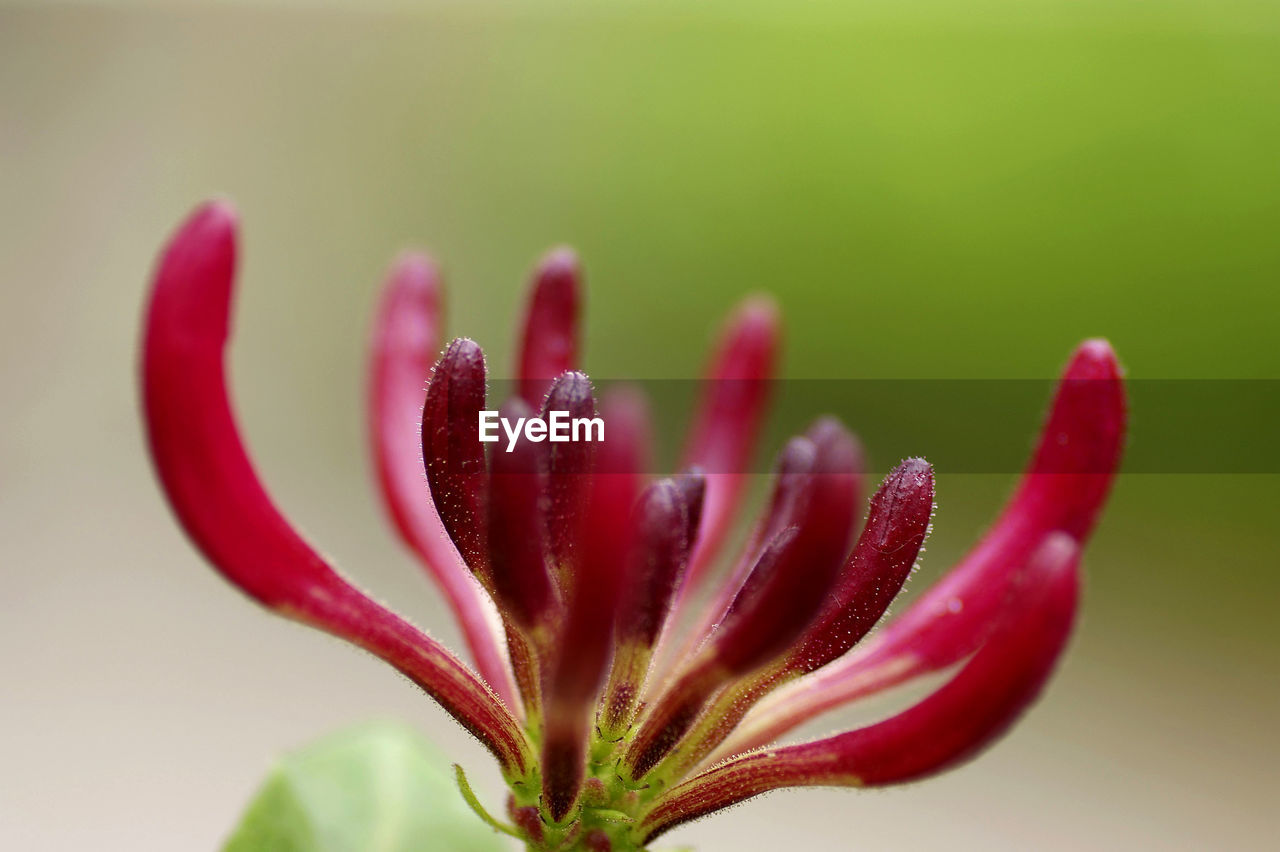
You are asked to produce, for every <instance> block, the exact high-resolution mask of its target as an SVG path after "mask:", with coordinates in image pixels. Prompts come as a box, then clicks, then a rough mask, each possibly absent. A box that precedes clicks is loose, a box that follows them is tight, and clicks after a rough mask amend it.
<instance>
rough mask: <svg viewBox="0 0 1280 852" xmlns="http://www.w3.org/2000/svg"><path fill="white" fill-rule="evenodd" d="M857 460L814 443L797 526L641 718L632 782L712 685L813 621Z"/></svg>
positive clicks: (762, 659)
mask: <svg viewBox="0 0 1280 852" xmlns="http://www.w3.org/2000/svg"><path fill="white" fill-rule="evenodd" d="M856 463H857V462H856V458H855V452H854V446H853V444H852V442H849V441H840V440H826V441H824V442H823V443H822V445H820V446H818V447H817V453H816V456H815V460H814V466H813V471H812V473H811V474H809V476H808V482H807V489H806V490H807V492H808V493H807V494H806V495H805V497H804V498H803V506H802V507H799V508H798V511H797V517H796V524H795V525H792V526H788V527H786V528H785V529H783V530H782V531H780V532H779V533H778V534H777V535H776V536H775V537H774V539H773V541H771V542H770V543H769V546H768V547H766V548H765V550H764V553H763V554H762V556H761V557H760V559H759V560H758V561H757V563H756V565H755V567H754V568H753V569H752V572H751V574H750V575H749V576H748V577H747V580H746V582H745V583H744V584H743V586H742V589H741V590H740V591H739V593H738V595H737V597H736V598H735V599H734V601H733V604H732V605H731V606H730V607H729V611H728V612H727V613H726V615H725V617H724V619H723V620H722V621H721V623H720V625H719V627H718V628H717V630H716V631H715V632H714V633H713V634H712V635H711V636H710V637H709V638H708V640H707V642H706V644H705V645H704V646H703V648H702V650H701V651H700V652H699V653H698V654H697V656H696V657H694V658H693V659H692V660H690V661H687V662H686V663H685V665H684V666H683V671H682V672H681V673H680V675H679V676H678V678H677V679H676V681H675V683H674V685H673V686H672V687H671V688H670V689H669V690H668V691H667V692H666V693H665V694H663V695H662V697H661V698H659V699H658V700H657V702H656V703H655V705H654V707H653V708H652V710H650V711H649V712H648V713H647V714H646V715H645V716H644V717H643V721H642V723H641V725H640V729H639V731H637V733H636V735H635V738H634V739H633V740H632V741H631V743H630V746H629V747H628V750H627V755H626V758H625V760H624V767H623V769H624V771H625V772H629V773H630V776H631V778H632V779H633V780H639V779H641V778H643V777H644V776H645V775H646V774H647V773H648V772H649V771H650V770H652V769H653V768H654V767H655V766H657V765H658V763H659V761H661V760H662V759H663V758H664V757H666V755H667V754H669V753H670V752H671V750H672V749H674V748H675V747H676V746H677V745H678V744H679V743H680V741H681V739H682V738H683V737H684V735H685V734H686V733H687V732H688V731H689V729H690V727H691V726H692V725H693V723H694V721H695V720H696V718H697V716H698V713H699V712H700V711H701V710H702V708H703V707H704V706H705V705H706V702H707V701H708V700H709V699H710V698H711V696H712V695H713V693H714V692H715V691H716V690H718V689H720V688H721V687H722V686H723V685H724V684H725V683H727V682H728V681H729V680H731V679H732V678H734V677H739V676H742V675H745V674H747V673H749V672H752V671H754V670H756V669H758V668H760V667H762V666H764V665H766V664H768V663H770V662H771V661H773V660H775V659H776V658H777V657H778V656H779V655H782V654H785V653H786V652H787V650H788V648H789V647H790V645H791V643H792V641H794V640H795V639H796V638H797V637H799V636H800V635H801V634H802V633H803V632H804V631H805V629H806V628H808V627H809V626H810V625H811V624H812V623H813V621H814V618H815V617H816V616H817V615H818V613H819V611H820V610H821V608H822V606H823V603H824V601H825V600H826V599H827V597H828V595H829V594H830V593H831V591H832V587H833V585H834V584H835V581H836V579H837V577H838V576H839V573H840V567H841V565H842V563H843V562H844V558H845V555H846V554H847V553H848V550H849V539H850V536H851V535H852V530H853V506H854V499H855V492H856V491H857V475H856V473H855V472H854V469H853V468H854V465H855V464H856Z"/></svg>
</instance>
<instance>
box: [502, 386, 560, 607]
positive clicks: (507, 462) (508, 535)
mask: <svg viewBox="0 0 1280 852" xmlns="http://www.w3.org/2000/svg"><path fill="white" fill-rule="evenodd" d="M500 414H501V417H503V418H505V419H506V420H509V421H511V422H513V423H514V422H518V421H519V420H521V419H527V418H529V417H532V416H533V414H534V412H533V409H531V408H530V407H529V405H528V403H526V402H525V401H524V400H523V399H520V398H519V397H514V398H512V399H511V400H509V401H508V402H507V404H506V405H504V406H503V407H502V409H501V412H500ZM545 446H546V445H544V444H541V443H534V442H533V441H528V440H524V439H523V438H521V439H520V440H518V441H516V443H515V446H514V447H513V448H511V450H510V451H509V452H508V451H505V448H504V451H502V452H494V454H493V465H492V471H491V472H490V476H489V524H488V528H489V548H488V549H489V564H490V570H491V571H492V572H493V588H494V592H495V593H496V595H497V600H498V601H499V603H500V604H501V605H502V608H503V610H504V611H505V612H507V613H509V614H510V616H511V617H512V618H513V619H514V620H515V621H516V623H517V624H519V625H521V626H522V627H524V628H525V629H526V630H533V629H534V628H535V627H538V626H546V625H548V624H549V623H550V620H551V617H552V607H553V605H554V603H555V597H554V592H553V591H552V588H551V578H550V576H549V575H548V573H547V565H546V562H545V560H544V557H543V554H544V552H545V549H544V547H543V535H544V531H545V519H544V517H543V513H542V498H543V487H542V486H543V483H542V467H543V460H544V455H545V454H544V452H543V450H544V447H545Z"/></svg>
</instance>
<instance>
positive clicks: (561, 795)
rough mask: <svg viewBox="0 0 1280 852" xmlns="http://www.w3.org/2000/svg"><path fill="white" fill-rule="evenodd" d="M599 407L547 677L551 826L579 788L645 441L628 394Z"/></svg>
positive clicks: (546, 791)
mask: <svg viewBox="0 0 1280 852" xmlns="http://www.w3.org/2000/svg"><path fill="white" fill-rule="evenodd" d="M601 409H602V416H603V418H604V421H605V439H604V441H603V442H602V443H601V444H600V445H599V449H598V452H597V457H596V471H597V472H596V473H594V474H593V475H592V476H591V477H590V496H589V499H588V501H587V506H586V511H585V518H584V523H583V524H582V527H581V531H582V541H581V554H580V558H579V560H578V563H577V571H576V572H575V576H574V578H573V586H572V588H571V589H570V592H569V604H568V612H567V613H566V616H565V625H564V630H563V632H562V634H561V636H560V641H559V643H558V652H559V653H558V655H557V658H556V659H555V660H553V661H552V664H551V667H550V675H549V678H548V682H549V688H548V690H547V715H546V720H547V721H546V733H545V739H544V743H543V749H542V771H543V775H542V789H543V807H544V808H545V809H546V811H547V814H548V815H549V817H550V818H551V819H552V820H553V821H556V822H559V821H560V820H562V819H564V818H565V816H566V815H568V814H569V812H570V811H571V810H572V808H573V806H574V804H575V803H576V802H577V800H578V794H579V792H580V790H581V788H582V781H583V775H584V772H585V768H586V765H585V764H586V753H585V750H586V745H587V737H588V734H589V732H590V728H591V714H592V709H593V706H594V703H595V699H596V695H597V693H598V692H599V691H600V685H601V682H602V680H603V679H604V675H605V671H606V668H607V666H608V664H609V657H610V654H611V652H612V643H611V642H609V641H608V637H610V636H611V635H612V633H613V626H614V620H615V618H616V615H617V611H618V605H619V603H620V600H621V594H622V590H623V586H624V580H625V577H624V576H623V572H622V571H620V570H619V566H622V565H626V564H627V562H628V559H629V558H630V553H631V536H632V534H633V531H634V528H633V526H632V523H631V513H632V508H633V506H634V505H635V500H636V497H637V496H638V495H639V493H640V471H641V470H643V469H644V462H643V459H644V454H645V446H646V441H647V437H648V435H647V421H648V418H647V413H646V412H645V410H644V407H643V404H642V403H641V402H640V400H639V399H638V398H637V397H635V396H634V395H631V394H625V393H623V392H620V391H617V390H615V391H614V392H613V393H611V394H608V395H606V396H605V398H604V400H603V402H602V405H601Z"/></svg>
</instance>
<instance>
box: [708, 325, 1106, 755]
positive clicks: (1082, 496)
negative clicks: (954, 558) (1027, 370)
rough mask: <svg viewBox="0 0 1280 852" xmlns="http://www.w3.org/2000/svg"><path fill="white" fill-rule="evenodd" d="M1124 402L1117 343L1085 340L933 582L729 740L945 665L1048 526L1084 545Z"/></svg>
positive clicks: (967, 649) (986, 622)
mask: <svg viewBox="0 0 1280 852" xmlns="http://www.w3.org/2000/svg"><path fill="white" fill-rule="evenodd" d="M1125 421H1126V402H1125V392H1124V384H1123V380H1122V378H1121V370H1120V365H1119V363H1118V361H1117V360H1116V357H1115V353H1114V352H1113V351H1112V349H1111V347H1110V345H1108V344H1107V343H1106V341H1103V340H1087V341H1085V342H1084V343H1082V344H1081V345H1080V346H1079V347H1078V348H1077V349H1076V351H1075V353H1074V354H1073V356H1072V358H1071V361H1070V362H1069V363H1068V365H1067V368H1066V370H1065V371H1064V373H1063V376H1062V379H1061V381H1060V383H1059V385H1058V391H1057V394H1056V395H1055V397H1054V400H1053V405H1052V407H1051V409H1050V411H1049V416H1048V418H1047V420H1046V423H1045V426H1044V429H1043V431H1042V433H1041V437H1040V443H1039V446H1038V447H1037V449H1036V451H1035V454H1034V455H1033V456H1032V459H1031V463H1030V465H1029V466H1028V468H1027V472H1026V473H1025V474H1024V475H1023V477H1022V481H1021V483H1020V484H1019V487H1018V489H1017V491H1016V492H1015V493H1014V495H1013V497H1012V498H1011V499H1010V501H1009V502H1008V504H1007V505H1006V506H1005V509H1004V511H1003V512H1002V513H1001V515H1000V517H999V519H998V520H997V521H996V523H995V525H994V526H992V528H991V529H990V531H989V532H988V533H987V534H986V535H985V536H984V537H983V539H982V541H980V542H979V543H978V544H977V545H976V546H975V547H974V548H973V550H971V551H970V552H969V554H968V555H967V556H966V557H965V558H964V559H963V560H961V562H960V563H959V564H958V565H956V566H955V567H954V568H953V569H952V570H951V571H950V572H948V573H947V574H946V575H945V576H944V577H943V578H942V579H941V580H940V581H939V582H938V583H936V584H935V585H934V586H932V587H931V588H930V589H929V590H928V591H926V592H925V593H924V594H923V595H922V596H921V597H920V598H919V599H917V600H916V601H915V602H914V603H913V604H912V605H911V607H910V608H908V609H907V610H906V611H905V612H904V613H903V614H902V615H900V616H899V617H897V618H896V619H894V620H893V621H891V622H890V623H889V624H888V625H886V626H885V627H884V629H883V630H881V631H880V632H879V633H878V634H877V635H876V636H873V637H872V639H871V640H870V642H869V643H868V644H867V645H865V646H864V647H862V648H858V649H855V650H854V651H853V653H851V654H849V655H847V656H845V657H844V658H842V659H840V660H838V661H837V662H835V663H833V664H832V665H830V666H828V667H827V668H825V669H823V670H822V671H819V672H816V673H814V674H813V675H811V676H810V677H807V678H805V679H803V680H801V681H799V682H797V683H795V684H794V685H792V686H789V687H787V688H786V689H784V690H780V691H779V692H777V693H776V694H774V695H773V696H771V697H770V699H769V700H768V701H767V702H764V703H762V704H761V705H760V706H759V707H757V708H756V709H755V710H754V711H753V712H752V714H751V716H749V717H748V718H747V719H746V720H745V722H744V724H743V731H742V736H746V733H747V731H748V729H750V730H751V731H754V732H755V733H753V734H751V735H750V736H749V737H748V738H747V739H740V738H739V736H735V738H734V740H733V742H732V745H733V746H734V747H735V748H741V747H744V746H746V745H748V744H749V743H760V742H764V741H768V740H765V739H763V738H764V737H765V736H769V738H770V739H771V738H772V737H776V736H780V735H781V734H783V733H785V732H786V731H789V730H791V729H792V728H794V727H795V726H796V725H799V724H801V723H803V722H804V721H806V720H808V719H811V718H813V717H814V716H817V715H819V714H820V713H823V712H826V711H828V710H831V709H834V708H836V707H839V706H841V705H843V704H846V703H848V702H849V701H852V700H855V699H857V698H860V697H863V696H865V695H869V694H872V693H875V692H878V691H880V690H883V689H887V688H889V687H892V686H895V685H897V684H900V683H903V682H905V681H907V680H909V679H911V678H913V677H916V676H918V675H920V674H924V673H927V672H930V671H937V670H939V669H942V668H945V667H947V666H949V665H951V664H953V663H955V662H957V661H958V660H960V659H963V658H964V657H965V656H967V655H968V654H970V653H972V651H973V649H974V648H975V647H977V645H978V644H979V643H980V642H981V641H982V639H983V637H984V636H985V635H986V634H987V632H988V631H989V630H990V626H991V624H992V622H993V620H994V619H995V618H996V617H997V615H998V613H999V609H1000V606H1001V605H1002V602H1003V601H1004V599H1005V591H1006V589H1007V588H1008V583H1009V580H1010V578H1011V577H1012V576H1013V575H1014V574H1015V573H1016V572H1017V571H1018V569H1019V568H1020V567H1021V566H1022V565H1024V564H1025V563H1026V560H1027V559H1028V558H1029V557H1030V555H1031V554H1032V553H1033V552H1034V551H1035V550H1036V549H1037V548H1038V547H1039V546H1040V545H1042V544H1043V543H1044V542H1045V540H1046V539H1047V538H1048V537H1049V536H1050V535H1051V534H1052V533H1054V532H1055V531H1063V532H1066V533H1067V534H1068V535H1070V536H1072V537H1073V538H1075V539H1076V541H1077V542H1079V543H1080V544H1081V545H1083V544H1084V542H1085V541H1086V540H1087V538H1088V536H1089V534H1090V532H1091V531H1092V530H1093V526H1094V523H1095V522H1096V520H1097V517H1098V513H1099V511H1100V510H1101V508H1102V505H1103V504H1104V503H1105V502H1106V498H1107V495H1108V493H1109V492H1110V489H1111V483H1112V481H1113V479H1114V477H1115V473H1116V470H1117V469H1118V468H1119V465H1120V456H1121V452H1122V450H1123V445H1124V435H1125Z"/></svg>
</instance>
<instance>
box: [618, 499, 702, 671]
mask: <svg viewBox="0 0 1280 852" xmlns="http://www.w3.org/2000/svg"><path fill="white" fill-rule="evenodd" d="M702 482H703V479H702V477H701V476H696V475H695V476H690V477H687V478H686V483H687V484H686V485H685V486H684V487H682V486H681V484H680V483H678V482H677V481H676V480H674V479H663V480H659V481H658V482H655V483H654V484H653V485H651V486H649V488H647V489H646V490H645V493H644V494H643V495H641V498H640V504H639V506H638V507H637V509H636V516H635V523H636V528H637V536H638V541H637V544H636V548H635V553H634V563H633V565H632V567H631V570H630V572H629V574H630V581H631V584H632V585H631V594H629V595H628V600H627V601H626V602H625V603H624V606H623V608H622V612H621V616H620V618H619V621H618V639H619V641H635V642H638V643H640V644H641V645H643V646H644V647H646V648H652V647H653V645H654V643H655V642H656V641H657V639H658V633H659V631H661V629H662V625H663V623H664V622H665V621H666V617H667V612H668V611H669V609H670V606H671V601H672V599H673V598H674V596H675V593H676V589H677V588H678V587H679V585H680V581H681V578H682V575H683V573H684V569H685V567H686V566H687V565H688V558H689V546H690V544H691V540H692V537H693V534H694V531H693V530H692V529H691V528H690V527H691V524H690V519H691V518H696V516H697V514H698V512H699V511H700V509H701V503H702V495H703V491H702V489H701V488H700V487H699V485H700V484H701V483H702ZM689 500H693V501H694V502H693V505H690V504H689V502H688V501H689ZM694 523H696V520H695V521H694Z"/></svg>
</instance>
